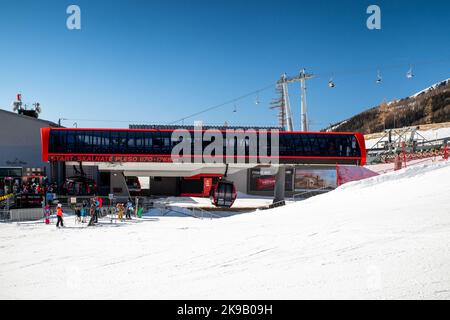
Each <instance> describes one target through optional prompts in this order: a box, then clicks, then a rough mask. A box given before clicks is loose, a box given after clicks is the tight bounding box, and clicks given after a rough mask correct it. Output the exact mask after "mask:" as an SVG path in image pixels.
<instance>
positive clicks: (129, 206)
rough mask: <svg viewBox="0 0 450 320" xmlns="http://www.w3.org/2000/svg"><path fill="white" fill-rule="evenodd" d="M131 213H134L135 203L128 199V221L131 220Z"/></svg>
mask: <svg viewBox="0 0 450 320" xmlns="http://www.w3.org/2000/svg"><path fill="white" fill-rule="evenodd" d="M131 212H133V203H131V199H128V202H127V214H126V219H128V220H131Z"/></svg>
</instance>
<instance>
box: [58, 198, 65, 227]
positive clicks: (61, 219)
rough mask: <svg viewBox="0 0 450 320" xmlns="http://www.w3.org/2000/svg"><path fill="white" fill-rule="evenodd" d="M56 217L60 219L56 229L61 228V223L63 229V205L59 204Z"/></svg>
mask: <svg viewBox="0 0 450 320" xmlns="http://www.w3.org/2000/svg"><path fill="white" fill-rule="evenodd" d="M56 217H57V218H58V222H57V223H56V227H57V228H59V224H60V223H61V227H64V222H63V210H62V205H61V203H59V204H58V208H57V209H56Z"/></svg>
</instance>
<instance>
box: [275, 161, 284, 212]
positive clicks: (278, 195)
mask: <svg viewBox="0 0 450 320" xmlns="http://www.w3.org/2000/svg"><path fill="white" fill-rule="evenodd" d="M285 180H286V168H285V166H280V167H279V168H278V171H277V174H276V176H275V191H274V199H273V203H277V204H278V205H280V206H282V205H284V191H285Z"/></svg>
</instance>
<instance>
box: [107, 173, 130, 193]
mask: <svg viewBox="0 0 450 320" xmlns="http://www.w3.org/2000/svg"><path fill="white" fill-rule="evenodd" d="M114 189H116V191H117V190H121V191H120V192H114ZM110 193H114V195H115V196H120V197H127V198H129V197H130V192H129V190H128V186H127V183H126V180H125V175H124V174H123V171H112V172H111V185H110Z"/></svg>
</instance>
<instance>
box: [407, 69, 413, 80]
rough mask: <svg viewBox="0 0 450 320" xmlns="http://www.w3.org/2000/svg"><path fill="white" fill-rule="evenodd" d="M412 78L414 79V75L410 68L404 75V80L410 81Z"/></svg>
mask: <svg viewBox="0 0 450 320" xmlns="http://www.w3.org/2000/svg"><path fill="white" fill-rule="evenodd" d="M413 77H414V73H413V70H412V67H411V68H409V70H408V72H407V73H406V78H407V79H412V78H413Z"/></svg>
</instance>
